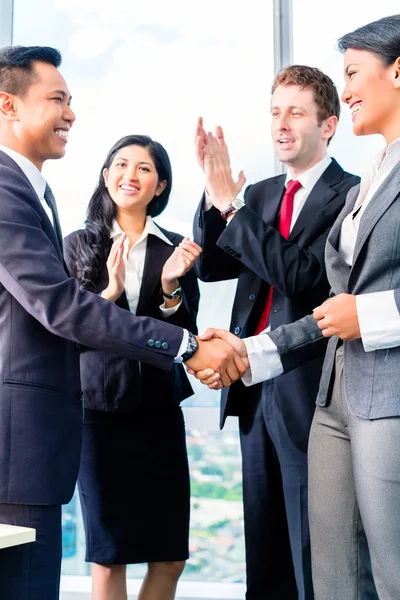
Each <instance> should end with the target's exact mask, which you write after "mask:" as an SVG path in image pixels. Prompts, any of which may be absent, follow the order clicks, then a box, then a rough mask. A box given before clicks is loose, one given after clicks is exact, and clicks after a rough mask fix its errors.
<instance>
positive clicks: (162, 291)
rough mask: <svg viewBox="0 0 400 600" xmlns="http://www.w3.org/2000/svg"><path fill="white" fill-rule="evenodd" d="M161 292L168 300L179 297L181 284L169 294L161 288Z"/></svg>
mask: <svg viewBox="0 0 400 600" xmlns="http://www.w3.org/2000/svg"><path fill="white" fill-rule="evenodd" d="M161 294H162V295H163V296H164V297H165V298H168V300H176V299H177V298H180V297H181V296H182V288H181V286H179V287H178V288H176V290H174V291H173V292H172V293H171V294H167V292H164V290H163V289H162V288H161Z"/></svg>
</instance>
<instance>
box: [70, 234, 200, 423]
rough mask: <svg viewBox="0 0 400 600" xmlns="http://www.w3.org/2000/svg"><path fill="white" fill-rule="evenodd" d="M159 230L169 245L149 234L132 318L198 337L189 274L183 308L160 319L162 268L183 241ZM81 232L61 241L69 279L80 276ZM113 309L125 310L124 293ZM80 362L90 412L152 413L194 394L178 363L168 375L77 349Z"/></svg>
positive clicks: (103, 283) (193, 280) (102, 280)
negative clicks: (145, 410)
mask: <svg viewBox="0 0 400 600" xmlns="http://www.w3.org/2000/svg"><path fill="white" fill-rule="evenodd" d="M159 229H160V230H161V231H162V232H163V233H164V235H165V236H166V237H167V238H168V239H169V240H170V241H171V242H172V243H173V246H170V245H169V244H167V243H166V242H164V241H163V240H161V239H160V238H159V237H157V236H154V235H149V237H148V241H147V250H146V259H145V265H144V271H143V280H142V286H141V289H140V297H139V304H138V307H137V311H136V314H137V315H138V316H147V317H154V318H156V319H160V320H165V321H167V322H173V323H174V324H175V325H180V326H181V327H184V328H185V329H188V330H190V331H192V332H193V333H197V327H196V317H197V311H198V306H199V298H200V294H199V286H198V283H197V277H196V274H195V271H194V269H192V270H191V271H189V272H188V273H187V274H186V275H185V276H184V277H181V278H180V280H179V281H180V284H181V287H182V292H183V294H182V304H181V306H180V307H179V309H178V310H177V311H176V313H174V314H173V315H171V317H168V319H165V318H164V317H162V316H161V314H160V310H159V306H160V305H161V304H162V303H163V299H162V296H161V294H160V288H161V273H162V269H163V266H164V263H165V262H166V260H167V259H168V258H169V257H170V256H171V254H172V253H173V251H174V249H175V247H176V246H178V245H179V243H180V242H181V240H182V239H183V238H182V236H180V235H178V234H177V233H171V232H169V231H166V230H165V229H162V228H161V227H160V228H159ZM80 233H81V232H79V231H75V232H74V233H71V234H70V235H69V236H67V237H66V238H65V240H64V257H65V262H66V264H67V267H68V271H69V273H70V275H72V276H74V277H79V273H78V269H77V266H76V249H77V242H78V236H79V235H80ZM110 248H111V242H110ZM107 285H108V274H107V268H106V266H104V269H103V271H102V273H101V276H100V277H99V281H98V282H97V285H96V289H95V292H96V293H97V294H100V293H101V292H102V291H103V290H104V289H105V288H106V287H107ZM116 304H117V305H118V306H120V307H121V308H123V309H124V310H129V305H128V300H127V298H126V294H125V292H124V293H123V294H122V295H121V297H120V298H118V300H117V302H116ZM80 363H81V382H82V390H83V399H84V405H85V407H86V408H90V409H93V410H101V411H107V412H108V411H112V412H128V411H132V410H134V409H135V408H138V407H139V406H142V407H144V408H150V409H154V408H156V407H157V406H168V405H171V404H175V405H177V404H179V403H180V402H181V401H182V400H184V399H185V398H187V397H188V396H191V395H192V394H193V390H192V387H191V385H190V383H189V381H188V378H187V375H186V372H185V370H184V368H183V365H182V364H174V366H173V368H172V369H171V371H168V372H167V371H162V370H160V369H156V368H155V367H152V366H151V365H147V364H144V363H141V362H138V361H133V360H128V359H126V358H123V357H122V356H117V355H116V354H112V353H111V352H104V351H103V352H102V351H98V350H92V349H90V348H82V351H81V360H80Z"/></svg>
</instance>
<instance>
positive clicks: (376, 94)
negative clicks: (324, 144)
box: [342, 48, 400, 144]
mask: <svg viewBox="0 0 400 600" xmlns="http://www.w3.org/2000/svg"><path fill="white" fill-rule="evenodd" d="M399 60H400V59H398V60H397V61H396V62H395V63H394V64H393V65H389V66H388V67H385V66H384V65H383V63H382V62H381V60H380V59H379V57H378V56H377V55H375V54H373V53H372V52H368V51H367V50H355V49H353V48H349V49H348V50H346V52H345V55H344V64H345V78H346V87H345V89H344V91H343V94H342V100H343V102H346V104H348V105H349V107H350V110H351V115H352V120H353V131H354V133H355V134H356V135H370V134H373V133H380V134H382V135H383V136H384V137H385V139H386V141H387V143H388V144H389V143H391V142H392V141H394V140H395V139H397V138H398V137H400V75H399V65H398V62H399Z"/></svg>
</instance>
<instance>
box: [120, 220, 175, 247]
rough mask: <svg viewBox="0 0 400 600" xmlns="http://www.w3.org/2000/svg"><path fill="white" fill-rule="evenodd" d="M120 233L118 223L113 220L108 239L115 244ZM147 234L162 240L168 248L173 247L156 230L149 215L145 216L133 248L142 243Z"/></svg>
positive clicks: (160, 232)
mask: <svg viewBox="0 0 400 600" xmlns="http://www.w3.org/2000/svg"><path fill="white" fill-rule="evenodd" d="M122 233H123V231H122V229H121V227H120V225H119V223H118V221H117V220H116V219H114V222H113V224H112V226H111V229H110V238H111V239H112V240H113V241H114V242H115V240H117V239H118V238H119V236H120V235H122ZM149 234H151V235H155V236H157V237H158V238H160V240H162V241H163V242H165V243H166V244H168V245H169V246H173V243H172V242H171V241H170V240H169V239H168V238H167V237H166V236H165V235H164V234H163V232H162V231H161V229H159V228H158V226H157V225H156V224H155V223H154V221H153V219H152V218H151V217H150V216H149V215H147V218H146V224H145V226H144V229H143V232H142V235H141V236H140V238H139V239H138V241H137V242H136V244H135V246H136V245H137V244H140V242H142V241H143V240H144V239H146V238H147V236H148V235H149Z"/></svg>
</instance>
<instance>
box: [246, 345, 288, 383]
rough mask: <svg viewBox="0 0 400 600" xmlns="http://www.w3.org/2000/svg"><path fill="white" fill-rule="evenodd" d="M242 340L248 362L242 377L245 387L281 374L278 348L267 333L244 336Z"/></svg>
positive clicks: (281, 368)
mask: <svg viewBox="0 0 400 600" xmlns="http://www.w3.org/2000/svg"><path fill="white" fill-rule="evenodd" d="M243 341H244V343H245V345H246V349H247V354H248V359H249V362H250V368H249V369H248V370H247V371H246V373H245V374H244V375H243V377H242V381H243V383H244V385H245V386H246V387H249V386H251V385H255V384H256V383H260V382H261V381H266V380H267V379H273V378H274V377H279V375H282V373H283V366H282V361H281V357H280V356H279V352H278V348H277V347H276V345H275V344H274V342H273V341H272V340H271V338H270V337H269V335H268V334H260V335H255V336H252V337H249V338H244V339H243Z"/></svg>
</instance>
